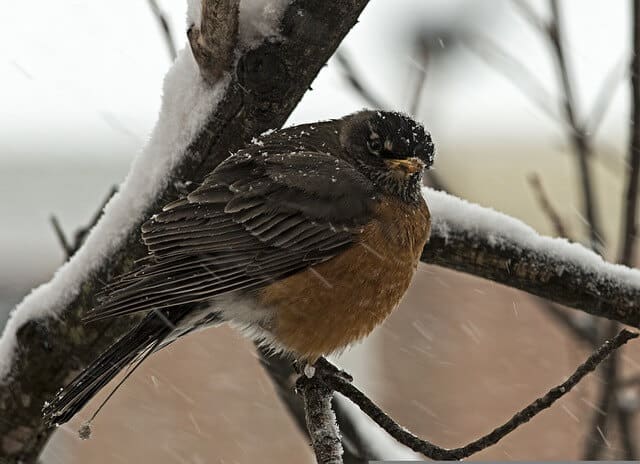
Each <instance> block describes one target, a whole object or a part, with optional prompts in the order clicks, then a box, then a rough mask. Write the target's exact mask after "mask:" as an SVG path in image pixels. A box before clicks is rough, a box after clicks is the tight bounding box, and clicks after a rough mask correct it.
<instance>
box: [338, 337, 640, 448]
mask: <svg viewBox="0 0 640 464" xmlns="http://www.w3.org/2000/svg"><path fill="white" fill-rule="evenodd" d="M637 337H638V334H637V333H633V332H629V331H627V330H622V331H621V332H620V333H619V334H617V335H616V336H615V337H614V338H612V339H611V340H607V341H606V342H605V343H604V344H603V345H602V346H600V348H598V349H597V350H596V351H595V352H594V353H593V354H592V355H591V356H589V358H588V359H587V360H586V361H585V362H584V363H583V364H581V365H580V366H579V367H578V368H577V369H576V370H575V372H574V373H573V374H572V375H571V376H570V377H569V378H568V379H567V380H566V381H565V382H563V383H561V384H560V385H558V386H556V387H554V388H552V389H551V390H549V391H548V392H547V393H546V394H545V395H544V396H541V397H540V398H538V399H536V400H535V401H533V402H532V403H530V404H529V405H528V406H527V407H525V408H524V409H522V410H520V411H519V412H517V413H516V414H515V415H514V416H513V417H512V418H511V419H509V420H508V421H507V422H505V423H504V424H502V425H501V426H499V427H497V428H495V429H494V430H493V431H491V432H490V433H488V434H487V435H485V436H483V437H481V438H478V439H477V440H474V441H472V442H471V443H469V444H467V445H465V446H462V447H460V448H453V449H446V448H442V447H440V446H438V445H434V444H433V443H430V442H428V441H426V440H423V439H421V438H419V437H417V436H416V435H414V434H413V433H411V432H410V431H408V430H407V429H405V428H404V427H402V426H400V425H398V424H397V423H395V422H394V421H393V419H391V418H390V417H389V416H388V415H387V414H386V413H385V412H384V411H382V409H380V408H379V407H378V406H377V405H376V404H375V403H374V402H373V401H371V400H370V399H369V398H368V397H367V396H366V395H365V394H364V393H362V392H361V391H360V390H358V389H357V388H356V387H355V386H353V385H352V384H351V383H350V382H348V381H345V380H344V379H342V378H341V377H340V376H331V377H328V379H327V382H328V384H329V385H330V386H331V388H332V389H333V390H335V391H336V392H338V393H341V394H342V395H344V396H346V397H347V398H349V399H350V400H351V401H353V402H354V403H355V404H356V405H357V406H358V407H359V408H360V409H361V410H362V411H363V412H364V413H365V414H367V415H368V416H369V417H371V419H373V420H374V421H375V422H376V423H377V424H378V425H379V426H380V427H382V428H383V429H384V430H386V431H387V432H388V433H389V434H390V435H391V436H392V437H394V438H395V439H396V440H398V441H399V442H400V443H402V444H403V445H405V446H408V447H409V448H411V449H412V450H414V451H416V452H418V453H422V454H424V455H425V456H427V457H429V458H431V459H437V460H460V459H464V458H467V457H469V456H471V455H473V454H475V453H477V452H479V451H482V450H483V449H485V448H488V447H489V446H492V445H495V444H496V443H497V442H498V441H500V440H501V439H502V438H504V437H505V436H506V435H508V434H509V433H511V432H513V431H514V430H515V429H517V428H518V427H520V426H521V425H523V424H526V423H527V422H529V421H530V420H531V419H532V418H533V417H535V416H536V415H538V414H539V413H540V412H542V411H544V410H545V409H548V408H549V407H551V406H552V405H553V403H555V402H556V401H557V400H558V399H559V398H561V397H562V396H564V395H565V394H567V393H568V392H569V391H571V389H572V388H573V387H575V386H576V385H577V384H578V382H580V380H582V379H583V378H584V376H586V375H587V374H589V373H590V372H593V371H594V370H595V368H596V367H597V366H598V364H600V363H601V362H602V361H603V360H604V359H605V358H607V356H609V355H610V354H611V353H612V352H614V351H615V350H617V349H618V348H620V347H621V346H622V345H624V344H625V343H627V342H628V341H629V340H631V339H633V338H637Z"/></svg>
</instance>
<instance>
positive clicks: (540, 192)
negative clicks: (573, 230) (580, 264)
mask: <svg viewBox="0 0 640 464" xmlns="http://www.w3.org/2000/svg"><path fill="white" fill-rule="evenodd" d="M527 180H528V181H529V185H530V186H531V189H532V190H533V192H534V193H535V194H536V200H538V204H539V205H540V209H542V212H543V213H545V215H546V216H547V218H548V219H549V222H551V225H552V226H553V230H554V232H555V234H556V235H557V236H558V237H567V238H569V237H570V235H569V232H568V231H567V227H566V226H565V225H564V221H563V220H562V218H561V217H560V214H558V212H557V211H556V209H555V207H554V206H553V205H552V204H551V200H550V199H549V196H548V195H547V192H546V191H545V189H544V186H543V185H542V180H541V179H540V176H539V175H538V174H536V173H532V174H530V175H529V176H528V177H527Z"/></svg>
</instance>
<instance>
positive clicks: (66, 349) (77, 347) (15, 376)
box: [0, 0, 367, 463]
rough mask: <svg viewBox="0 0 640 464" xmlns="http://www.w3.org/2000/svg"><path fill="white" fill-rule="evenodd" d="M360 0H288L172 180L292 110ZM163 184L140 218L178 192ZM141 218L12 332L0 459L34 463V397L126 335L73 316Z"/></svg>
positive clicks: (131, 241)
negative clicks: (93, 266)
mask: <svg viewBox="0 0 640 464" xmlns="http://www.w3.org/2000/svg"><path fill="white" fill-rule="evenodd" d="M366 4H367V0H350V1H343V2H319V1H314V0H294V1H293V2H291V4H290V5H288V6H287V8H286V10H285V11H284V13H283V17H282V21H281V27H280V31H281V33H280V35H279V37H277V38H268V39H266V40H264V41H263V42H262V43H261V44H260V45H259V46H257V47H256V48H254V49H252V50H249V51H245V52H244V53H243V55H242V56H241V57H240V60H239V62H238V64H237V69H236V72H235V73H232V76H231V82H230V84H229V86H228V87H227V90H226V93H225V95H224V97H223V98H222V100H221V101H220V103H219V104H218V105H217V106H216V107H215V108H212V112H211V114H210V115H209V118H208V120H209V121H210V122H209V123H207V124H206V125H205V127H204V128H203V129H202V130H201V131H200V133H199V134H198V135H197V136H196V137H195V139H194V140H193V141H192V142H191V144H190V146H189V148H188V150H187V151H188V153H189V154H188V156H183V157H181V160H182V161H181V162H180V164H179V165H178V166H177V168H176V169H175V171H174V172H172V173H171V176H172V178H175V179H189V180H191V181H193V182H199V181H201V180H202V179H203V178H204V177H205V176H206V174H207V173H208V172H210V171H211V170H212V169H213V168H214V167H215V166H217V165H218V163H220V162H221V161H222V160H223V159H224V158H226V157H227V156H228V154H229V152H233V151H236V150H237V149H239V148H240V147H242V146H243V145H246V144H247V143H249V142H250V140H251V138H252V137H255V136H257V135H259V134H260V133H262V132H264V131H265V130H267V129H272V128H277V127H280V126H281V125H282V124H284V122H285V120H286V119H287V117H288V116H289V114H290V113H291V111H292V110H293V109H294V108H295V106H296V105H297V103H298V101H299V100H300V99H301V98H302V96H303V95H304V93H305V92H306V91H307V89H308V88H309V86H310V84H311V82H312V81H313V79H314V78H315V76H316V75H317V73H318V72H319V71H320V69H321V68H322V66H323V65H324V64H325V63H326V61H327V60H328V59H329V57H330V56H331V54H332V53H333V52H334V51H335V49H336V48H337V46H338V45H339V44H340V42H341V41H342V39H343V38H344V36H345V35H346V33H347V32H348V31H349V29H351V27H352V26H353V25H354V24H355V22H356V20H357V18H358V16H359V15H360V12H361V11H362V10H363V8H364V7H365V6H366ZM177 196H178V192H177V191H175V189H174V188H171V187H169V188H167V189H166V190H165V191H164V192H162V194H161V195H159V196H158V198H157V201H156V202H155V204H153V205H151V206H150V208H149V209H148V214H147V215H146V216H147V217H148V216H150V215H151V214H152V213H153V212H154V211H155V210H157V209H158V208H159V207H161V206H162V204H164V203H166V202H168V201H170V200H172V199H174V198H177ZM142 219H143V218H140V221H138V222H137V223H133V224H132V228H131V233H130V235H129V237H128V240H126V242H125V243H123V244H121V245H120V246H119V247H118V248H117V249H116V250H115V251H114V252H113V253H112V254H111V255H110V256H109V257H108V258H105V260H104V262H102V263H100V266H99V270H98V271H97V272H95V273H93V274H92V275H88V276H86V277H85V278H84V279H83V282H82V283H81V291H80V293H79V295H78V296H77V297H75V298H74V299H73V300H72V302H71V303H70V304H68V305H67V306H66V307H65V308H64V310H63V311H62V313H61V315H60V317H59V318H56V319H47V320H41V321H29V322H28V323H26V324H24V325H23V326H22V327H21V328H20V329H19V331H18V333H17V338H18V346H19V352H18V353H16V355H15V358H14V359H13V365H12V369H11V374H10V376H9V378H7V379H5V382H4V383H3V384H2V385H0V418H1V420H0V461H2V462H3V463H18V462H20V463H30V462H35V461H36V460H37V458H38V456H39V454H40V452H41V450H42V448H43V447H44V445H45V444H46V442H47V439H48V438H49V436H50V435H51V433H52V431H53V430H50V429H49V430H48V429H46V428H45V427H44V425H43V424H42V420H41V412H40V410H41V408H42V405H43V403H44V402H45V401H46V400H47V399H48V398H51V397H52V396H53V395H54V393H55V392H56V391H57V390H58V389H59V388H60V387H61V386H62V385H64V384H65V383H66V382H67V381H68V380H69V379H70V378H71V377H72V376H73V375H74V374H76V373H77V372H78V371H79V370H80V369H82V368H83V367H85V366H86V365H87V364H88V363H89V362H91V361H92V360H93V359H94V358H95V357H96V356H97V355H98V353H100V352H101V351H103V350H104V349H105V348H106V347H107V346H109V345H110V344H111V343H113V342H114V341H115V340H116V339H117V338H118V337H119V336H121V335H122V334H123V333H124V332H125V331H127V330H128V329H129V328H130V327H131V324H132V320H131V319H129V318H121V319H118V320H113V321H108V322H103V323H96V324H90V325H84V324H82V322H81V321H80V318H81V316H82V315H83V314H85V313H86V311H87V310H88V309H89V308H91V307H93V306H94V303H95V301H94V298H95V294H96V293H97V291H98V290H99V289H100V288H102V286H103V283H104V282H108V281H109V280H111V278H112V277H113V276H115V275H118V274H121V273H123V272H126V271H128V270H130V269H131V268H132V267H133V264H134V261H135V260H136V259H139V258H141V257H143V256H145V254H146V249H145V247H144V246H143V245H142V244H141V241H140V233H139V226H140V222H142Z"/></svg>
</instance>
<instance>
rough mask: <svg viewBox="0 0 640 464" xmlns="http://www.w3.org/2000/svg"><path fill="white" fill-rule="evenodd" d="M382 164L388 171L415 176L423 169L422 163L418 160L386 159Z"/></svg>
mask: <svg viewBox="0 0 640 464" xmlns="http://www.w3.org/2000/svg"><path fill="white" fill-rule="evenodd" d="M384 162H385V164H386V165H387V167H388V168H389V169H393V170H402V171H403V172H405V173H407V174H415V173H416V172H421V171H422V170H423V169H424V163H423V162H422V160H421V159H420V158H407V159H386V160H384Z"/></svg>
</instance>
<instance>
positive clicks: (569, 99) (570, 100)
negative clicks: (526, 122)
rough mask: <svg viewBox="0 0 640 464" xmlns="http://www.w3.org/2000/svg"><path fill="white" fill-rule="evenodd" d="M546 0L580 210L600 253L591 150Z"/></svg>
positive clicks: (556, 19) (556, 15) (555, 9)
mask: <svg viewBox="0 0 640 464" xmlns="http://www.w3.org/2000/svg"><path fill="white" fill-rule="evenodd" d="M549 1H550V7H551V21H550V22H549V25H548V34H547V38H548V40H549V43H550V45H551V50H552V51H553V56H554V58H555V62H556V66H557V69H558V74H559V79H560V83H561V88H562V91H563V101H562V104H563V105H562V106H563V108H564V114H565V119H566V121H567V123H568V124H569V126H570V127H571V132H570V134H569V137H570V140H571V143H572V145H573V148H574V150H575V152H576V155H577V160H578V172H579V173H580V184H581V188H582V198H583V203H584V204H583V211H584V214H585V217H586V219H587V222H588V228H589V230H588V233H589V238H590V243H591V248H592V249H593V250H594V251H596V252H597V253H598V254H602V253H603V252H604V238H603V234H602V228H601V227H600V219H599V216H598V209H597V206H596V202H595V201H596V200H595V194H594V188H593V174H592V172H591V166H590V165H589V158H590V157H591V153H592V149H591V140H590V138H589V136H588V134H587V133H586V131H585V129H584V127H583V126H582V125H581V124H580V123H579V122H578V115H577V113H576V104H575V95H574V90H573V86H572V84H571V77H570V75H569V66H568V64H567V59H566V56H565V48H564V42H563V41H564V39H563V35H564V30H563V22H562V16H561V14H560V8H559V6H558V1H557V0H549Z"/></svg>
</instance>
